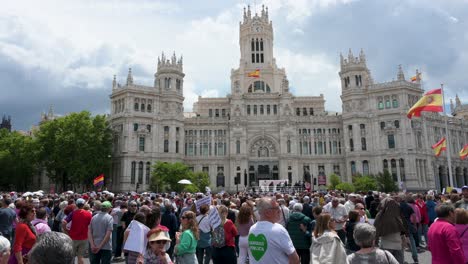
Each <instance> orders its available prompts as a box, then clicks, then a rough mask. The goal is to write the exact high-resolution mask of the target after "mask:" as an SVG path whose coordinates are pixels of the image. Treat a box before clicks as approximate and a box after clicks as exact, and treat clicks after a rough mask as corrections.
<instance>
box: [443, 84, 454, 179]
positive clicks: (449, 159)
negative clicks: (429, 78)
mask: <svg viewBox="0 0 468 264" xmlns="http://www.w3.org/2000/svg"><path fill="white" fill-rule="evenodd" d="M440 88H441V89H442V107H443V110H444V116H445V138H446V140H447V142H448V143H447V144H446V148H447V149H446V151H445V152H446V154H447V162H448V171H449V184H450V187H454V186H453V185H454V184H453V174H452V159H451V157H450V142H451V141H450V137H449V134H450V133H449V129H448V115H447V114H446V113H445V91H444V84H443V83H441V84H440Z"/></svg>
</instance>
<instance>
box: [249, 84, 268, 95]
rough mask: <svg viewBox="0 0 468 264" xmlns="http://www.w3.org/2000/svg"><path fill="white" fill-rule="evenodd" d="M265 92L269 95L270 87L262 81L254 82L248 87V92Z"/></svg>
mask: <svg viewBox="0 0 468 264" xmlns="http://www.w3.org/2000/svg"><path fill="white" fill-rule="evenodd" d="M260 91H261V92H267V93H270V92H271V89H270V86H269V85H268V84H267V83H265V82H264V81H255V82H254V83H253V84H251V85H249V88H248V92H249V93H251V92H260Z"/></svg>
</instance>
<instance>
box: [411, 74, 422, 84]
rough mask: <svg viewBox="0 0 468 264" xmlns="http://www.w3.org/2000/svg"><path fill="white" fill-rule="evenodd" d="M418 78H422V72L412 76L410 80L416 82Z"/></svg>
mask: <svg viewBox="0 0 468 264" xmlns="http://www.w3.org/2000/svg"><path fill="white" fill-rule="evenodd" d="M418 79H421V73H418V74H416V75H415V76H413V77H411V78H410V80H411V82H415V81H417V80H418Z"/></svg>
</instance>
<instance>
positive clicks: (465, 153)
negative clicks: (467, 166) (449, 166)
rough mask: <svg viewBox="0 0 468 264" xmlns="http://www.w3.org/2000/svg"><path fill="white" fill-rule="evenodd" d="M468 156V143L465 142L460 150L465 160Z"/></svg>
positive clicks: (461, 157) (461, 156)
mask: <svg viewBox="0 0 468 264" xmlns="http://www.w3.org/2000/svg"><path fill="white" fill-rule="evenodd" d="M467 156H468V144H465V146H463V148H462V149H461V150H460V159H462V160H464V159H465V158H466V157H467Z"/></svg>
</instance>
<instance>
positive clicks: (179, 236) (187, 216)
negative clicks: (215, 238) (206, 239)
mask: <svg viewBox="0 0 468 264" xmlns="http://www.w3.org/2000/svg"><path fill="white" fill-rule="evenodd" d="M181 220H182V232H177V233H176V245H175V247H174V254H175V255H176V259H177V260H176V262H177V263H179V264H196V263H198V260H197V256H196V254H195V253H196V248H197V240H198V239H199V238H200V235H199V232H198V226H197V222H196V220H195V213H194V212H192V211H186V212H184V214H183V215H182V217H181Z"/></svg>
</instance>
